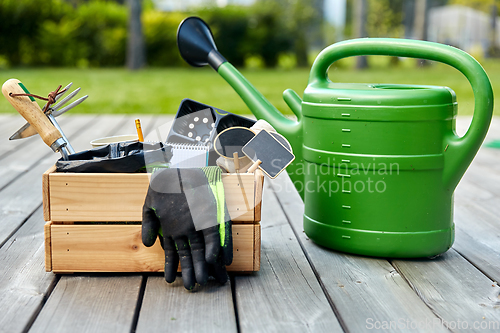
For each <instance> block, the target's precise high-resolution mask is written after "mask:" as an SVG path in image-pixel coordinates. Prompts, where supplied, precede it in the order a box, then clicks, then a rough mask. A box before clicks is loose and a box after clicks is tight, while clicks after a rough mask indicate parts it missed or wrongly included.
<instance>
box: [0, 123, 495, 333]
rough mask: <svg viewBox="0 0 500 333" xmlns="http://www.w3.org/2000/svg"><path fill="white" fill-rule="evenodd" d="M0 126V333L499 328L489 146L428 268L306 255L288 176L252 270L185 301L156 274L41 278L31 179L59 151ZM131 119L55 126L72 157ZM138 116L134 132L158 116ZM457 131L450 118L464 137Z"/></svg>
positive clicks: (267, 214) (36, 194)
mask: <svg viewBox="0 0 500 333" xmlns="http://www.w3.org/2000/svg"><path fill="white" fill-rule="evenodd" d="M0 118H1V121H0V133H1V138H0V148H1V153H0V207H1V209H0V332H9V333H15V332H28V331H29V332H51V333H52V332H91V333H97V332H120V333H122V332H148V333H150V332H190V331H194V332H218V333H220V332H287V333H290V332H308V331H315V332H343V331H344V332H365V331H367V332H369V331H384V332H385V331H392V332H405V331H408V332H450V331H451V332H461V331H464V332H465V331H467V332H472V331H476V332H483V331H491V332H500V296H499V294H500V287H499V286H498V284H497V282H496V281H500V150H499V149H492V148H481V150H480V152H479V153H478V155H477V157H476V159H475V160H474V162H473V164H472V165H471V167H470V168H469V170H468V171H467V173H466V175H465V176H464V178H463V180H462V181H461V183H460V184H459V186H458V189H457V191H456V195H455V222H456V241H455V245H454V246H453V248H452V249H451V250H449V251H448V252H447V253H445V254H444V255H442V256H440V257H438V258H436V259H433V260H430V259H422V260H384V259H374V258H366V257H361V256H354V255H348V254H343V253H338V252H334V251H330V250H327V249H325V248H322V247H319V246H317V245H315V244H314V243H313V242H312V241H311V240H309V239H308V238H307V237H306V235H305V234H304V233H303V231H302V212H303V203H302V201H301V200H300V198H299V196H298V194H297V193H296V192H295V191H293V190H292V186H291V183H290V181H289V179H288V176H287V175H286V174H285V175H283V176H280V177H279V178H278V179H277V180H275V181H269V179H267V180H266V182H265V183H266V185H265V189H264V199H263V205H262V209H263V210H262V222H261V224H262V257H261V270H260V272H257V273H254V274H251V275H235V276H232V278H231V282H230V283H227V284H226V285H224V286H220V285H218V284H216V283H209V285H208V286H206V287H204V288H202V289H200V290H198V291H197V292H187V291H186V290H184V288H183V286H182V281H181V279H180V278H178V279H177V281H176V282H175V283H174V284H173V285H168V284H167V283H166V282H165V281H164V280H163V277H162V275H161V274H73V275H56V274H53V273H47V272H45V268H44V234H43V226H44V220H43V214H42V213H43V212H42V189H41V187H42V181H41V177H42V173H43V172H44V171H45V170H47V169H48V168H49V167H50V166H51V165H52V164H54V162H55V161H56V160H57V158H59V154H54V153H52V152H51V151H50V149H49V148H48V147H47V146H45V145H44V144H43V142H42V140H40V139H39V138H37V137H34V138H29V139H25V140H18V141H8V140H7V138H8V137H9V136H10V135H11V134H12V133H13V132H14V131H15V130H17V129H18V128H19V127H20V126H21V125H22V124H23V120H22V118H21V117H20V116H18V115H17V114H16V115H12V116H9V115H2V116H0ZM135 118H136V117H131V116H108V115H103V116H63V117H61V121H60V125H61V126H62V128H63V129H64V130H65V132H66V134H67V136H68V137H69V139H70V141H71V143H72V144H73V146H74V148H75V150H76V151H79V150H83V149H88V148H89V141H90V140H91V139H94V138H97V137H103V136H108V135H113V134H127V133H134V130H135V127H134V119H135ZM140 118H141V120H142V122H143V128H144V129H145V132H148V131H150V130H152V129H153V128H155V127H156V126H159V125H161V124H164V123H166V122H167V121H168V119H169V118H168V117H157V116H140ZM468 121H469V118H460V119H459V121H458V127H459V129H461V131H462V132H463V129H464V128H466V127H467V125H468ZM492 139H500V119H494V121H493V123H492V127H491V129H490V132H489V136H488V139H487V141H490V140H492ZM278 188H281V189H282V190H281V191H275V190H274V189H278ZM285 188H288V189H289V190H288V191H286V190H283V189H285ZM385 328H387V329H385Z"/></svg>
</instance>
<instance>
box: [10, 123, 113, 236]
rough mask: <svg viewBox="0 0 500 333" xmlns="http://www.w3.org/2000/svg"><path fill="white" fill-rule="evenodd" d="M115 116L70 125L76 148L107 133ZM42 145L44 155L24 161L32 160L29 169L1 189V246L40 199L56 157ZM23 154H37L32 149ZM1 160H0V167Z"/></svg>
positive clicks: (71, 138) (69, 132)
mask: <svg viewBox="0 0 500 333" xmlns="http://www.w3.org/2000/svg"><path fill="white" fill-rule="evenodd" d="M83 119H87V120H88V119H89V118H88V117H84V118H83ZM116 119H117V117H109V116H103V117H100V118H99V122H96V123H95V124H93V126H89V127H87V128H85V129H81V126H78V127H77V126H74V127H71V131H68V134H67V135H68V136H69V140H71V142H72V144H73V146H74V147H75V150H76V149H78V148H80V147H82V146H84V147H85V146H87V145H88V142H89V141H90V140H88V138H89V137H94V136H96V133H100V132H104V133H106V134H107V133H109V132H106V131H107V129H108V128H109V122H113V121H115V120H116ZM79 122H80V123H82V122H81V121H78V119H76V118H75V123H79ZM83 124H85V122H83ZM76 131H78V132H76ZM40 141H41V140H40ZM42 144H43V142H42ZM77 147H78V148H77ZM42 148H44V149H43V151H44V155H42V157H41V159H39V160H33V161H31V162H28V161H26V163H32V164H31V166H30V168H29V170H28V171H27V172H24V173H21V172H19V176H16V177H17V178H15V179H14V180H13V181H12V182H11V183H9V184H8V185H7V186H6V187H5V188H3V189H2V190H1V191H0V220H1V221H2V223H0V246H1V245H2V244H3V243H4V242H5V240H6V239H7V238H8V237H9V235H11V234H12V232H14V231H15V230H16V229H17V228H18V227H19V226H20V225H21V224H22V223H23V222H24V220H25V219H26V217H27V216H29V214H31V213H32V212H33V211H34V210H35V209H36V208H37V207H38V206H39V205H40V204H41V202H42V174H43V173H44V172H45V171H46V170H47V169H48V168H49V167H51V166H52V165H53V164H54V163H55V161H56V160H57V159H58V158H59V156H57V155H56V154H54V153H51V152H50V149H49V148H48V147H42ZM45 148H47V149H45ZM20 153H21V152H20ZM22 153H23V154H25V155H32V156H35V155H36V153H35V152H34V151H33V150H31V149H30V150H26V151H24V152H22ZM16 154H17V153H16ZM2 162H3V161H0V166H1V164H2ZM23 168H24V167H23ZM9 175H10V176H12V175H13V174H12V173H10V174H9Z"/></svg>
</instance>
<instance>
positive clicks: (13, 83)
mask: <svg viewBox="0 0 500 333" xmlns="http://www.w3.org/2000/svg"><path fill="white" fill-rule="evenodd" d="M23 87H24V86H23V84H22V83H21V81H19V80H17V79H10V80H7V81H5V83H4V84H3V86H2V93H3V95H4V96H5V98H6V99H7V100H8V101H9V102H10V104H12V106H13V107H14V108H15V109H16V110H17V112H19V113H20V114H21V116H23V117H24V119H26V121H27V122H29V123H30V124H31V126H33V127H34V128H35V130H36V131H37V132H38V134H40V136H41V137H42V140H43V142H45V144H47V146H49V147H51V146H52V144H53V143H54V142H55V141H56V140H57V139H59V138H61V137H62V136H61V133H59V131H58V130H57V129H56V128H55V127H54V125H52V123H51V122H50V120H49V119H48V118H47V116H46V115H45V114H44V113H43V111H42V109H40V106H38V104H37V103H36V102H35V99H34V98H30V97H28V96H17V97H12V96H10V94H26V93H28V94H29V92H28V91H27V89H26V88H24V89H23ZM25 89H26V90H25Z"/></svg>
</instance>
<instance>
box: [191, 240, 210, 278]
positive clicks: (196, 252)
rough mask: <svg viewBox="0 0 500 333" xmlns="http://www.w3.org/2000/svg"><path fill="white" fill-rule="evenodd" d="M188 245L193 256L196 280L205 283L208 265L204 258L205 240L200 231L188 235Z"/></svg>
mask: <svg viewBox="0 0 500 333" xmlns="http://www.w3.org/2000/svg"><path fill="white" fill-rule="evenodd" d="M189 245H190V247H191V255H192V256H193V266H194V274H195V276H196V282H198V283H199V284H201V285H205V284H206V283H207V281H208V266H207V262H206V260H205V241H204V239H203V234H202V233H201V232H196V233H194V234H191V235H189Z"/></svg>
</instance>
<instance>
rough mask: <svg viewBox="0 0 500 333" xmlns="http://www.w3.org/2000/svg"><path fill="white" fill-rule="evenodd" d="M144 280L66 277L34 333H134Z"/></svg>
mask: <svg viewBox="0 0 500 333" xmlns="http://www.w3.org/2000/svg"><path fill="white" fill-rule="evenodd" d="M141 281H142V277H141V276H139V275H131V276H86V275H80V276H63V277H61V279H60V280H59V282H58V283H57V285H56V287H55V289H54V291H53V292H52V294H51V295H50V297H49V299H48V300H47V303H46V304H45V305H44V307H43V308H42V311H41V312H40V314H39V315H38V317H37V318H36V320H35V322H34V323H33V325H32V327H31V329H30V332H32V333H40V332H50V333H56V332H61V333H63V332H64V333H65V332H74V333H79V332H92V333H99V332H103V333H110V332H117V333H118V332H130V331H131V328H132V324H133V318H134V312H135V308H136V304H137V298H138V296H139V290H140V286H141Z"/></svg>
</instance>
